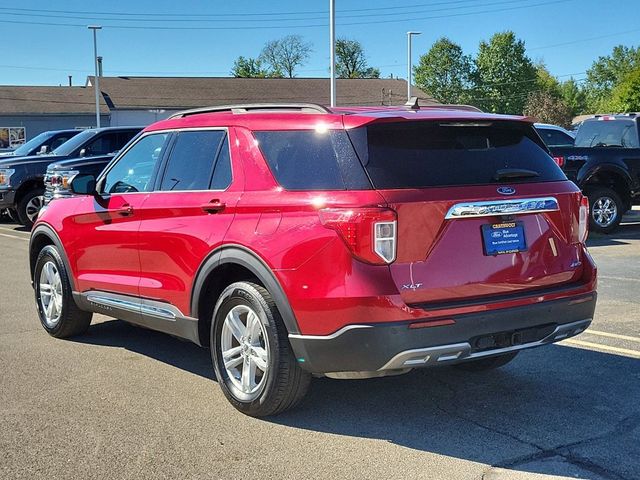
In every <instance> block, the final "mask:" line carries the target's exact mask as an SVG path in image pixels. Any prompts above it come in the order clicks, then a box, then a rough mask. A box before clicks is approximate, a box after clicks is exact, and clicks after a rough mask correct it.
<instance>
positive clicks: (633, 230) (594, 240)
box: [587, 222, 640, 247]
mask: <svg viewBox="0 0 640 480" xmlns="http://www.w3.org/2000/svg"><path fill="white" fill-rule="evenodd" d="M638 239H640V222H625V223H621V224H620V226H619V227H618V228H617V229H616V230H615V231H614V232H612V233H609V234H604V233H596V232H589V238H588V239H587V246H588V247H605V246H612V245H626V244H628V243H629V242H628V241H627V240H638Z"/></svg>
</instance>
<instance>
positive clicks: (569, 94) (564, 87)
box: [560, 78, 587, 117]
mask: <svg viewBox="0 0 640 480" xmlns="http://www.w3.org/2000/svg"><path fill="white" fill-rule="evenodd" d="M560 94H561V95H562V100H564V103H566V104H567V106H568V107H569V108H570V109H571V115H573V116H574V117H575V116H576V115H580V114H582V113H585V112H586V110H587V97H586V95H585V92H584V89H583V88H580V86H579V85H578V83H577V82H576V81H575V80H574V79H573V78H570V79H569V80H567V81H565V82H562V83H561V84H560Z"/></svg>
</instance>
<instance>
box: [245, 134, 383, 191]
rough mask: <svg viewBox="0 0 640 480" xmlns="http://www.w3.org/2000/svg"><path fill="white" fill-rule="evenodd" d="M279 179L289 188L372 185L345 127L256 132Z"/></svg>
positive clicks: (359, 187)
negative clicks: (320, 129)
mask: <svg viewBox="0 0 640 480" xmlns="http://www.w3.org/2000/svg"><path fill="white" fill-rule="evenodd" d="M254 135H255V137H256V139H257V140H258V145H259V147H260V150H261V151H262V154H263V155H264V157H265V159H266V161H267V163H268V164H269V168H270V169H271V172H272V173H273V176H274V177H275V178H276V180H277V181H278V183H279V184H280V185H282V186H283V187H284V188H285V189H287V190H347V189H348V190H363V189H370V188H371V184H370V183H369V181H368V179H367V176H366V175H365V173H364V171H363V169H362V165H360V162H358V158H357V157H356V155H355V152H354V150H353V146H352V145H351V142H350V141H349V137H348V136H347V134H346V132H345V131H344V130H325V131H315V130H286V131H268V132H254Z"/></svg>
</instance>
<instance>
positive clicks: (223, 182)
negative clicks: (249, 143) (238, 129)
mask: <svg viewBox="0 0 640 480" xmlns="http://www.w3.org/2000/svg"><path fill="white" fill-rule="evenodd" d="M229 185H231V156H230V155H229V139H228V137H226V136H225V137H224V141H223V142H222V146H221V147H220V153H219V154H218V159H217V160H216V166H215V170H214V171H213V180H212V181H211V188H212V189H213V190H224V189H225V188H227V187H228V186H229Z"/></svg>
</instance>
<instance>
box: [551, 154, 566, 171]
mask: <svg viewBox="0 0 640 480" xmlns="http://www.w3.org/2000/svg"><path fill="white" fill-rule="evenodd" d="M553 161H554V162H556V165H558V166H559V167H560V168H562V167H564V157H563V156H562V155H558V156H555V157H553Z"/></svg>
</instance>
